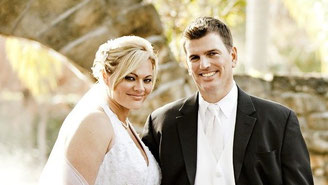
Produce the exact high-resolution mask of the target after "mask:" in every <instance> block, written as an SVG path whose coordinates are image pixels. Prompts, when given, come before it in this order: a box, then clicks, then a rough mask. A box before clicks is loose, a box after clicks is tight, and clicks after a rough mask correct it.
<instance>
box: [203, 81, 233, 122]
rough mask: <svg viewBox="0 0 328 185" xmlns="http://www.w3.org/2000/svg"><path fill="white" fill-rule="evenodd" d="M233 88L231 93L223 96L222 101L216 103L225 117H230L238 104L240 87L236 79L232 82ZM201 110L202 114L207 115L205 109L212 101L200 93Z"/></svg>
mask: <svg viewBox="0 0 328 185" xmlns="http://www.w3.org/2000/svg"><path fill="white" fill-rule="evenodd" d="M232 83H233V84H232V88H231V90H230V91H229V93H228V94H227V95H226V96H225V97H223V98H222V99H221V100H220V101H218V102H216V103H214V104H215V105H217V107H218V109H221V110H222V112H223V115H224V116H225V117H227V118H228V117H230V116H231V114H232V113H233V110H234V106H236V105H237V98H238V89H237V86H236V83H235V81H233V82H232ZM198 103H199V111H200V113H201V114H202V115H205V111H206V109H207V107H208V105H209V104H210V103H208V102H207V101H205V100H204V98H203V97H202V95H201V94H200V93H199V102H198Z"/></svg>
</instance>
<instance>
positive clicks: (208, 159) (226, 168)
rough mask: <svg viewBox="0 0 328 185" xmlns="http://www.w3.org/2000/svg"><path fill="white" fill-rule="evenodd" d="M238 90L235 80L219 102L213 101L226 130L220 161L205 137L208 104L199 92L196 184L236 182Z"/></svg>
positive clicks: (225, 184) (210, 184)
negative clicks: (234, 148) (234, 167)
mask: <svg viewBox="0 0 328 185" xmlns="http://www.w3.org/2000/svg"><path fill="white" fill-rule="evenodd" d="M237 98H238V90H237V86H236V84H235V82H234V81H233V86H232V88H231V90H230V92H229V93H228V94H227V95H226V96H225V97H224V98H222V99H221V100H220V101H219V102H216V103H214V104H215V105H216V107H217V111H218V112H219V114H218V115H219V119H220V121H221V123H222V129H223V130H224V149H223V151H222V154H221V155H222V156H221V157H220V159H219V161H217V160H216V159H215V157H214V155H213V152H212V150H211V146H210V144H209V143H208V140H207V138H206V134H205V130H206V126H207V125H206V124H207V122H206V121H207V119H206V118H205V112H206V109H207V107H208V104H209V103H208V102H206V101H205V100H204V99H203V97H202V96H201V95H199V109H198V132H197V169H196V179H195V184H196V185H212V184H213V185H214V184H220V185H233V184H235V178H234V169H233V135H234V130H235V123H236V114H237V113H236V111H237Z"/></svg>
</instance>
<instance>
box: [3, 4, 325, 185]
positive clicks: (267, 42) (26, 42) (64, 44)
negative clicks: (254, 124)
mask: <svg viewBox="0 0 328 185" xmlns="http://www.w3.org/2000/svg"><path fill="white" fill-rule="evenodd" d="M199 16H214V17H216V18H219V19H221V20H223V21H224V22H225V23H226V24H227V25H228V26H229V27H230V28H231V30H232V34H233V37H234V45H235V46H236V47H237V49H238V67H237V68H236V69H235V71H234V72H235V80H236V82H237V83H238V85H239V86H240V87H241V88H242V89H244V90H246V91H247V92H249V93H250V94H253V95H256V96H260V97H262V98H266V99H271V100H274V101H278V102H280V103H282V104H284V105H286V106H288V107H290V108H292V109H293V110H294V111H295V112H296V113H297V115H298V118H299V121H300V124H301V129H302V132H303V136H304V137H305V139H306V143H307V145H308V148H309V151H310V156H311V163H312V164H311V165H312V170H313V174H314V178H315V184H316V185H327V184H328V1H327V0H92V1H91V0H57V1H51V0H26V1H21V0H0V65H1V66H0V184H1V185H17V184H19V185H32V184H36V183H37V180H38V177H39V175H40V172H41V170H42V168H43V165H44V164H45V162H46V160H47V157H48V155H49V153H50V151H51V148H52V146H53V144H54V142H55V139H56V137H57V134H58V129H59V128H60V126H61V124H62V122H63V120H64V119H65V117H66V116H67V114H68V113H69V112H70V111H71V109H72V108H73V107H74V105H75V104H76V103H77V101H78V100H79V99H80V98H81V96H82V95H83V94H84V93H85V92H86V91H87V90H88V89H89V88H90V87H91V85H92V84H93V83H94V79H93V78H92V77H91V75H90V74H91V73H90V67H91V65H92V63H93V58H94V55H95V52H96V50H97V49H98V46H99V45H100V44H102V43H104V42H105V41H106V40H108V39H112V38H115V37H119V36H123V35H138V36H142V37H145V38H146V39H148V40H149V41H150V42H152V43H153V45H154V47H155V49H156V51H157V53H158V56H159V58H160V67H159V79H158V81H157V84H156V88H155V90H154V92H153V93H152V94H151V95H150V96H149V98H148V100H147V101H146V103H145V104H144V106H143V108H142V109H141V110H138V111H134V112H132V113H131V115H130V120H131V121H132V122H133V123H134V126H135V127H136V128H137V130H138V132H141V131H142V127H143V124H144V121H145V119H146V117H147V115H148V114H149V113H150V112H151V111H152V110H154V109H155V108H157V107H159V106H162V105H164V104H166V103H168V102H171V101H174V100H176V99H179V98H182V97H185V96H189V95H192V94H193V93H194V92H195V91H196V88H195V86H194V85H193V82H192V79H191V78H190V77H189V75H188V73H187V71H186V69H185V66H184V60H185V56H184V53H183V50H182V47H181V33H182V32H183V30H184V28H185V27H186V26H187V25H188V24H189V23H190V22H191V21H192V20H193V19H194V18H196V17H199Z"/></svg>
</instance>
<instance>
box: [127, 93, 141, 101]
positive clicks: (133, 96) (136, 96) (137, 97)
mask: <svg viewBox="0 0 328 185" xmlns="http://www.w3.org/2000/svg"><path fill="white" fill-rule="evenodd" d="M127 95H128V96H130V97H132V98H133V99H135V100H142V99H143V98H144V96H145V95H144V94H127Z"/></svg>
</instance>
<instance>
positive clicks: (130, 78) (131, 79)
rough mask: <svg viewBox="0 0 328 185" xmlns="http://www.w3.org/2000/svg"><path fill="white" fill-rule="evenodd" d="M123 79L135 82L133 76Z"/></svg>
mask: <svg viewBox="0 0 328 185" xmlns="http://www.w3.org/2000/svg"><path fill="white" fill-rule="evenodd" d="M124 79H125V80H127V81H134V80H135V78H134V77H133V76H126V77H124Z"/></svg>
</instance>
